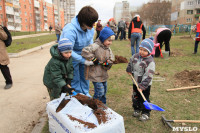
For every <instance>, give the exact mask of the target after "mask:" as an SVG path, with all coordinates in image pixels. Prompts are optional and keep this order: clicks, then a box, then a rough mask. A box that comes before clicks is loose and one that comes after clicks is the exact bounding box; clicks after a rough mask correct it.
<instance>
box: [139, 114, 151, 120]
mask: <svg viewBox="0 0 200 133" xmlns="http://www.w3.org/2000/svg"><path fill="white" fill-rule="evenodd" d="M148 119H149V116H148V115H147V114H142V116H141V117H140V118H139V120H140V121H147V120H148Z"/></svg>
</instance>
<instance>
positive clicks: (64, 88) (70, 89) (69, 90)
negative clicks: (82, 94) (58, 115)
mask: <svg viewBox="0 0 200 133" xmlns="http://www.w3.org/2000/svg"><path fill="white" fill-rule="evenodd" d="M73 91H75V89H74V88H69V87H67V85H65V86H63V87H62V91H61V92H62V93H69V95H72V92H73Z"/></svg>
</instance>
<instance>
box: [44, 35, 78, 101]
mask: <svg viewBox="0 0 200 133" xmlns="http://www.w3.org/2000/svg"><path fill="white" fill-rule="evenodd" d="M72 48H73V47H72V43H71V42H70V40H68V39H66V38H63V39H61V40H60V41H59V44H56V45H54V46H52V47H51V49H50V53H51V56H52V57H51V59H50V61H49V62H48V64H47V65H46V67H45V71H44V76H43V83H44V85H45V86H46V87H47V90H48V92H49V96H50V99H51V100H53V99H55V98H59V97H60V94H61V93H62V92H63V93H66V92H67V93H69V94H70V95H71V94H72V91H73V90H75V89H74V88H70V86H71V80H72V79H73V65H72V57H71V53H72Z"/></svg>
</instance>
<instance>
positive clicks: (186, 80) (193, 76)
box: [175, 70, 200, 86]
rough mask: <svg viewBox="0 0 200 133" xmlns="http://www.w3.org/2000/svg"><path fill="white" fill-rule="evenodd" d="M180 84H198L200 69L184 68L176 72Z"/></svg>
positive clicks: (199, 81)
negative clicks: (190, 69)
mask: <svg viewBox="0 0 200 133" xmlns="http://www.w3.org/2000/svg"><path fill="white" fill-rule="evenodd" d="M175 78H176V79H177V82H176V83H178V86H196V85H199V84H200V71H199V70H193V71H189V70H184V71H182V72H180V73H176V74H175Z"/></svg>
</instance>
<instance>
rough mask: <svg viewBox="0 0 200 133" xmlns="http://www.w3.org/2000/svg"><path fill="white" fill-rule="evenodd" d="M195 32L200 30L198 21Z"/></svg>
mask: <svg viewBox="0 0 200 133" xmlns="http://www.w3.org/2000/svg"><path fill="white" fill-rule="evenodd" d="M196 32H200V23H197V31H196Z"/></svg>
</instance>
